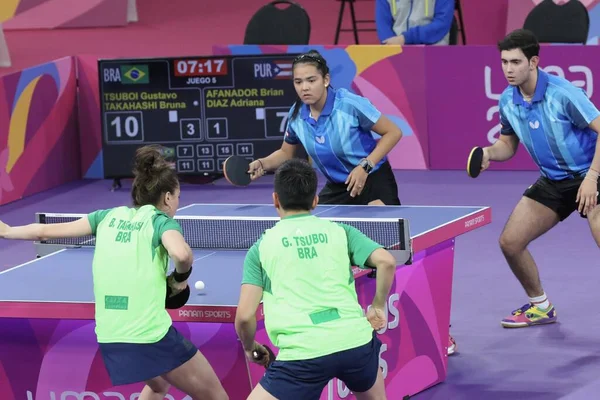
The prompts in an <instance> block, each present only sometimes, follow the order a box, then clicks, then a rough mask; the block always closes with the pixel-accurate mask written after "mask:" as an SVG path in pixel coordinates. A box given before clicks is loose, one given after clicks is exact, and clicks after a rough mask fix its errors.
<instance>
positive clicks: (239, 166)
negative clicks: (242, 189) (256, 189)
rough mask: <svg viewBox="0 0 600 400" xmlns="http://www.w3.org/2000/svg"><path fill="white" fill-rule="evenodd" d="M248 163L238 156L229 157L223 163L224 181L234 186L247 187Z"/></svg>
mask: <svg viewBox="0 0 600 400" xmlns="http://www.w3.org/2000/svg"><path fill="white" fill-rule="evenodd" d="M249 167H250V161H249V160H248V159H247V158H244V157H240V156H230V157H229V158H227V160H225V162H224V163H223V173H224V175H225V179H227V181H228V182H229V183H231V184H232V185H235V186H248V185H249V184H250V181H251V178H250V174H249V173H248V168H249Z"/></svg>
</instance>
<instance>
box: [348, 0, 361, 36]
mask: <svg viewBox="0 0 600 400" xmlns="http://www.w3.org/2000/svg"><path fill="white" fill-rule="evenodd" d="M350 16H351V17H352V31H354V43H356V44H359V43H358V28H357V26H356V15H355V14H354V1H352V0H350Z"/></svg>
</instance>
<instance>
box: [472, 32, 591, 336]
mask: <svg viewBox="0 0 600 400" xmlns="http://www.w3.org/2000/svg"><path fill="white" fill-rule="evenodd" d="M498 49H499V50H500V52H501V58H502V70H503V71H504V75H505V77H506V79H507V80H508V83H509V86H508V87H507V88H506V89H505V90H504V92H503V93H502V96H501V97H500V124H501V131H500V138H499V140H498V141H496V143H494V145H492V146H489V147H486V148H484V149H483V165H482V170H484V169H486V168H488V167H489V163H490V161H506V160H508V159H510V158H511V157H512V156H514V154H515V153H516V151H517V148H518V145H519V143H523V145H524V147H525V149H526V150H527V151H528V152H529V154H530V155H531V157H532V159H533V161H534V162H535V163H536V164H537V165H538V166H539V168H540V173H541V176H540V178H539V179H538V180H537V181H536V182H535V183H534V184H533V185H531V186H530V187H529V188H527V190H525V192H524V195H523V198H522V199H521V200H520V201H519V203H518V204H517V206H516V208H515V209H514V211H513V213H512V214H511V216H510V218H509V220H508V222H507V223H506V226H505V228H504V231H503V232H502V235H501V236H500V247H501V249H502V252H503V254H504V256H505V258H506V261H507V262H508V265H509V266H510V268H511V269H512V271H513V273H514V274H515V276H516V277H517V279H518V280H519V282H520V283H521V285H522V286H523V289H524V290H525V292H526V293H527V295H528V296H529V302H528V303H527V304H525V305H524V306H522V307H521V308H519V309H517V310H515V311H513V312H512V313H511V315H509V316H508V317H506V318H504V319H503V320H502V322H501V323H502V325H503V326H504V327H506V328H520V327H527V326H531V325H539V324H548V323H552V322H556V319H557V314H556V310H555V308H554V306H553V305H552V303H550V301H549V300H548V297H547V296H546V293H545V292H544V290H543V288H542V284H541V282H540V278H539V273H538V268H537V266H536V264H535V262H534V260H533V258H532V256H531V254H530V253H529V251H528V250H527V246H528V245H529V243H530V242H532V241H533V240H535V239H536V238H538V237H540V236H541V235H543V234H544V233H546V232H547V231H549V230H550V229H551V228H553V227H554V226H555V225H557V224H558V223H559V222H560V221H563V220H564V219H566V218H567V217H568V216H569V215H570V214H571V213H572V212H573V211H578V212H579V213H580V215H581V216H582V217H584V218H587V219H588V222H589V225H590V228H591V232H592V235H593V237H594V239H595V241H596V243H597V244H598V246H600V207H598V206H597V204H598V194H599V192H598V190H599V185H598V176H599V174H600V155H598V153H599V152H600V146H598V145H597V142H598V137H599V136H598V132H600V118H599V117H600V112H599V111H598V109H597V108H596V107H595V106H594V104H592V102H591V101H590V99H589V98H588V97H587V96H586V94H585V92H584V91H583V90H582V89H580V88H577V87H575V86H574V85H572V84H571V83H570V82H569V81H567V80H565V79H563V78H560V77H558V76H555V75H549V74H547V73H546V72H544V71H543V70H541V69H540V68H538V63H539V51H540V46H539V44H538V41H537V39H536V37H535V36H534V34H533V33H531V32H530V31H527V30H524V29H519V30H516V31H514V32H512V33H510V34H508V35H507V36H506V37H505V38H504V39H503V40H502V41H500V42H499V43H498Z"/></svg>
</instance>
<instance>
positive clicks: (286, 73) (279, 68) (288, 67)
mask: <svg viewBox="0 0 600 400" xmlns="http://www.w3.org/2000/svg"><path fill="white" fill-rule="evenodd" d="M273 77H274V79H292V60H283V61H273Z"/></svg>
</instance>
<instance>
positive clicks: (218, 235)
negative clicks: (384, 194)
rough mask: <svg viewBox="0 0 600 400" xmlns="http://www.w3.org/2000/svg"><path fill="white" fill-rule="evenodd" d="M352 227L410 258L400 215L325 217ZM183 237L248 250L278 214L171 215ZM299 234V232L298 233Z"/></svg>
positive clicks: (57, 245)
mask: <svg viewBox="0 0 600 400" xmlns="http://www.w3.org/2000/svg"><path fill="white" fill-rule="evenodd" d="M86 216H87V214H59V213H36V215H35V218H36V222H37V223H40V224H53V223H64V222H71V221H75V220H77V219H80V218H83V217H86ZM321 219H325V220H329V221H332V222H337V223H342V224H346V225H349V226H352V227H354V228H356V229H358V230H359V231H361V232H362V233H363V234H365V235H366V236H367V237H369V238H371V239H372V240H374V241H375V242H377V243H379V244H381V245H382V246H384V247H385V248H386V249H387V250H389V251H391V252H392V253H393V254H394V256H395V257H396V259H397V260H398V261H399V263H400V264H406V263H409V262H410V261H411V259H412V244H411V239H410V229H409V223H408V220H406V219H402V218H341V217H337V218H325V217H321ZM175 220H177V222H179V224H180V225H181V228H182V231H183V237H184V238H185V240H186V242H187V243H188V245H189V246H190V247H191V248H193V249H206V250H215V251H226V250H248V249H249V248H250V247H251V246H252V245H253V244H254V243H256V241H257V240H258V239H260V237H261V236H262V234H263V233H264V232H265V231H266V230H267V229H270V228H272V227H274V226H275V224H276V223H277V222H278V221H279V220H280V218H278V217H226V216H175ZM300 236H302V235H300ZM95 243H96V240H95V237H94V236H93V235H90V236H85V237H78V238H61V239H52V240H45V241H37V242H35V245H36V248H37V251H38V255H46V254H49V253H51V252H54V251H57V250H60V249H64V248H73V247H93V246H94V245H95Z"/></svg>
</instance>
